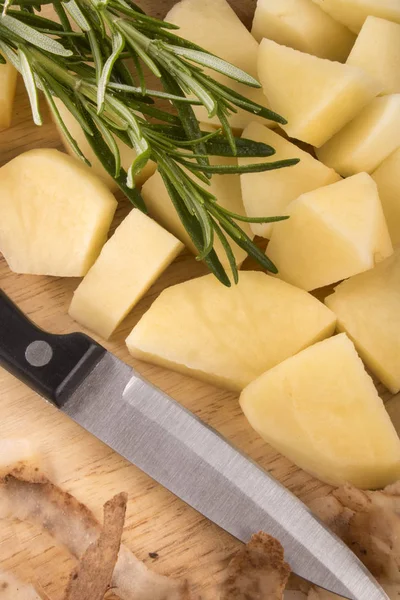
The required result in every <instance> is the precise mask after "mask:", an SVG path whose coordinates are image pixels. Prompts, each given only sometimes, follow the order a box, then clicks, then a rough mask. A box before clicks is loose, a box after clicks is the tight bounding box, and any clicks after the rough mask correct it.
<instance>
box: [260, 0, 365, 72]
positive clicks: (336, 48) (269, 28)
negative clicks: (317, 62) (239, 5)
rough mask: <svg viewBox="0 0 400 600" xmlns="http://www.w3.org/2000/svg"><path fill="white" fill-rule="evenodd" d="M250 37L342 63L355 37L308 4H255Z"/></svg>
mask: <svg viewBox="0 0 400 600" xmlns="http://www.w3.org/2000/svg"><path fill="white" fill-rule="evenodd" d="M251 32H252V34H253V35H254V37H255V38H256V40H257V41H258V42H261V40H262V39H263V38H268V39H269V40H273V41H274V42H277V43H278V44H283V45H284V46H289V47H290V48H294V49H295V50H300V51H301V52H307V53H308V54H313V55H314V56H319V58H329V60H338V61H340V62H344V61H345V60H346V58H347V57H348V55H349V52H350V50H351V48H352V46H353V44H354V42H355V39H356V38H355V35H354V34H353V33H352V32H351V31H350V30H349V29H347V27H344V26H343V25H341V23H338V22H337V21H335V20H334V19H332V17H330V16H329V15H328V14H327V13H325V12H324V11H323V10H321V9H320V8H319V7H318V6H316V5H315V4H314V3H313V2H312V0H278V1H277V0H258V2H257V8H256V12H255V15H254V21H253V28H252V30H251Z"/></svg>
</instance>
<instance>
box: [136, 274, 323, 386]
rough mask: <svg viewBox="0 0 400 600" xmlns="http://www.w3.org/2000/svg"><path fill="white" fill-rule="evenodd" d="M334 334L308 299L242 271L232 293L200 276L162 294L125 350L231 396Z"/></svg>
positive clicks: (315, 302)
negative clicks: (293, 355) (303, 350)
mask: <svg viewBox="0 0 400 600" xmlns="http://www.w3.org/2000/svg"><path fill="white" fill-rule="evenodd" d="M334 328H335V318H334V316H333V313H332V312H331V311H329V310H328V309H327V308H326V307H325V306H324V305H323V304H321V303H320V302H319V301H318V300H316V299H315V298H313V296H311V295H310V294H307V293H305V292H303V291H302V290H299V289H297V288H295V287H293V286H291V285H288V284H286V283H284V282H283V281H280V280H279V279H276V278H274V277H271V276H270V275H266V274H265V273H260V272H252V271H242V272H241V273H240V278H239V283H238V285H236V286H233V287H231V288H226V287H224V286H222V285H221V284H220V283H219V282H218V281H217V280H216V278H215V277H214V276H213V275H206V276H205V277H199V278H198V279H193V280H191V281H186V282H185V283H181V284H179V285H175V286H173V287H170V288H168V289H166V290H164V291H163V292H162V293H161V295H160V296H159V297H158V298H157V300H156V301H155V302H154V303H153V305H152V306H151V308H150V310H148V312H147V313H146V314H145V315H144V316H143V317H142V318H141V320H140V321H139V323H138V324H137V325H136V327H134V329H133V331H132V333H131V334H130V336H129V337H128V339H127V345H128V349H129V351H130V352H131V354H132V355H133V356H135V357H136V358H139V359H143V360H145V361H148V362H152V363H154V364H158V365H161V366H164V367H169V368H171V369H174V370H176V371H180V372H182V373H184V374H185V375H192V376H193V377H198V378H200V379H205V380H206V381H209V382H211V383H214V384H215V385H218V386H221V387H225V388H228V389H232V390H237V391H238V390H241V389H243V387H244V386H246V385H247V384H248V383H250V381H252V380H253V379H255V378H256V377H258V376H259V375H261V373H263V372H264V371H265V370H266V369H269V368H270V367H272V366H274V365H276V364H277V363H279V362H281V361H282V360H284V359H285V358H287V357H288V356H291V355H292V354H295V353H296V352H298V351H299V350H301V349H302V348H305V347H306V346H309V345H310V344H313V343H314V342H315V341H318V340H320V339H323V338H324V337H326V336H328V335H331V334H332V332H333V330H334Z"/></svg>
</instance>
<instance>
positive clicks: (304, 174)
mask: <svg viewBox="0 0 400 600" xmlns="http://www.w3.org/2000/svg"><path fill="white" fill-rule="evenodd" d="M243 137H244V138H248V139H250V140H254V141H256V142H263V143H264V144H269V145H270V146H272V147H273V148H274V149H275V151H276V153H275V154H274V156H273V160H285V159H287V158H300V162H299V163H298V164H297V165H294V166H293V167H290V168H287V169H276V170H275V171H265V172H264V173H246V174H244V175H241V176H240V181H241V184H242V194H243V204H244V207H245V210H246V214H247V216H249V217H274V216H275V217H276V216H282V215H285V214H286V208H287V206H288V205H289V204H290V202H291V201H292V200H295V199H296V198H297V197H298V196H300V194H304V193H305V192H309V191H311V190H315V189H316V188H319V187H321V186H324V185H328V184H329V183H334V182H335V181H339V180H340V175H338V174H337V173H335V171H334V170H333V169H330V168H328V167H326V166H325V165H324V164H322V163H321V162H319V161H318V160H315V158H314V157H312V156H311V154H309V153H308V152H304V150H300V148H299V147H298V146H295V144H292V142H290V141H289V140H286V139H285V138H284V137H282V136H281V135H278V134H277V133H275V132H274V131H271V129H268V128H267V127H264V126H263V125H261V123H251V124H250V125H249V126H248V127H246V129H245V130H244V132H243ZM264 160H265V159H262V158H261V159H257V158H239V164H241V165H246V164H254V163H257V162H263V161H264ZM274 226H275V225H274V224H273V223H251V224H250V227H251V230H252V231H253V233H254V234H255V235H261V236H262V237H266V238H270V237H271V234H272V231H273V228H274Z"/></svg>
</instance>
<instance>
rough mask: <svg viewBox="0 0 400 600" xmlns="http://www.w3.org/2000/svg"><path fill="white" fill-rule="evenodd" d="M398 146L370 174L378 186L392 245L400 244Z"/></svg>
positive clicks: (399, 151) (399, 149)
mask: <svg viewBox="0 0 400 600" xmlns="http://www.w3.org/2000/svg"><path fill="white" fill-rule="evenodd" d="M399 174H400V148H398V149H397V150H396V151H395V152H393V154H391V155H390V156H388V157H387V158H386V159H385V160H384V161H383V163H382V164H381V165H379V167H378V168H377V169H376V171H374V172H373V173H372V175H371V177H372V179H373V180H374V181H375V183H376V185H377V186H378V193H379V197H380V199H381V202H382V208H383V212H384V213H385V217H386V222H387V225H388V229H389V233H390V237H391V238H392V243H393V246H399V245H400V177H399Z"/></svg>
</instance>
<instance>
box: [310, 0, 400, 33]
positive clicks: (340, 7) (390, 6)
mask: <svg viewBox="0 0 400 600" xmlns="http://www.w3.org/2000/svg"><path fill="white" fill-rule="evenodd" d="M313 2H315V4H318V6H320V7H321V8H322V10H324V11H325V12H326V13H328V15H331V17H333V18H334V19H336V21H339V23H343V25H346V27H348V28H349V29H351V31H354V33H358V32H359V31H360V29H361V27H362V26H363V24H364V22H365V19H366V18H367V17H368V16H369V15H373V16H375V17H381V18H382V19H388V21H394V22H395V23H400V4H399V1H398V0H313Z"/></svg>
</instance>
